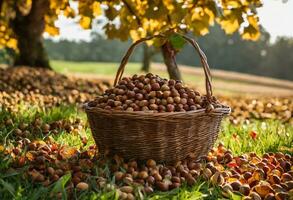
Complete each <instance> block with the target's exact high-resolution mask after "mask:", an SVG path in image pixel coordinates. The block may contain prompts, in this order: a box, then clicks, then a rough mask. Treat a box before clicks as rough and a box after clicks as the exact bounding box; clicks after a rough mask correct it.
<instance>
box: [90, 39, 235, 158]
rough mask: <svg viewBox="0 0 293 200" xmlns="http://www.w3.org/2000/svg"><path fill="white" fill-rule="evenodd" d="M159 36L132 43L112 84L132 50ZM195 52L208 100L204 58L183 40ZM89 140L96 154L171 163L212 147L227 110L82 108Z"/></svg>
mask: <svg viewBox="0 0 293 200" xmlns="http://www.w3.org/2000/svg"><path fill="white" fill-rule="evenodd" d="M154 37H163V36H161V35H157V36H152V37H148V38H143V39H141V40H138V41H136V42H135V43H134V44H132V45H131V46H130V48H129V50H128V51H127V53H126V54H125V56H124V57H123V59H122V61H121V65H120V67H119V69H118V71H117V74H116V78H115V82H114V85H116V84H117V83H118V81H119V80H120V79H121V78H122V75H123V71H124V68H125V65H126V63H127V61H128V59H129V57H130V55H131V53H132V51H133V50H134V49H135V47H136V46H137V45H138V44H140V43H142V42H145V41H146V40H150V39H153V38H154ZM182 37H183V38H184V39H185V40H186V41H188V42H189V43H190V44H191V45H192V46H193V47H194V48H195V49H196V50H197V52H198V53H199V55H200V59H201V63H202V66H203V69H204V72H205V78H206V96H207V99H208V100H210V99H211V97H212V87H211V76H210V71H209V66H208V63H207V59H206V57H205V55H204V53H203V52H202V50H201V49H200V47H199V46H198V44H197V43H196V42H195V41H194V40H192V39H190V38H188V37H186V36H182ZM85 110H86V113H87V116H88V120H89V124H90V127H91V129H92V134H93V137H94V139H95V141H96V144H97V146H98V149H99V151H100V153H102V154H104V153H106V152H111V153H113V154H119V155H121V156H123V157H124V158H126V159H138V160H146V159H150V158H152V159H155V160H157V161H161V162H163V161H164V162H166V163H172V162H175V161H178V160H182V159H184V158H186V157H187V156H190V155H191V156H192V157H194V158H200V157H201V156H204V155H206V154H207V153H208V151H209V150H210V149H211V148H212V146H213V144H214V142H215V140H216V138H217V136H218V132H219V128H220V124H221V120H222V119H223V117H224V116H225V115H228V114H229V113H230V108H229V107H224V108H216V109H213V110H209V111H206V110H205V109H201V110H195V111H188V112H165V113H150V112H142V111H137V112H126V111H112V110H104V109H100V108H96V107H94V108H93V107H89V106H87V105H85Z"/></svg>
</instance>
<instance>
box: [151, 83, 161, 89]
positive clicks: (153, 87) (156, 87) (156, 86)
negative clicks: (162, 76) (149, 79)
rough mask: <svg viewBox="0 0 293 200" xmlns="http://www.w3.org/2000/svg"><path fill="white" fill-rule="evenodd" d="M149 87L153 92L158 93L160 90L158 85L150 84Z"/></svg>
mask: <svg viewBox="0 0 293 200" xmlns="http://www.w3.org/2000/svg"><path fill="white" fill-rule="evenodd" d="M151 87H152V90H154V91H158V90H160V88H161V87H160V84H159V83H152V84H151Z"/></svg>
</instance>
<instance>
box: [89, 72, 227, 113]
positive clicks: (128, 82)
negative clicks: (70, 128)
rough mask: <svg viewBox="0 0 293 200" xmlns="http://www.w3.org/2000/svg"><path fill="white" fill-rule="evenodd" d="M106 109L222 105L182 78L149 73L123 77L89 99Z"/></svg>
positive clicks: (162, 109) (158, 109) (168, 109)
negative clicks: (191, 86) (189, 85)
mask: <svg viewBox="0 0 293 200" xmlns="http://www.w3.org/2000/svg"><path fill="white" fill-rule="evenodd" d="M88 106H90V107H98V108H102V109H105V110H120V111H144V112H186V111H193V110H199V109H209V110H212V109H214V108H218V107H222V105H221V104H220V103H219V102H218V100H217V99H216V98H215V97H212V100H211V102H208V99H207V97H206V96H204V95H200V93H199V92H198V91H195V90H193V89H190V88H188V87H185V86H184V85H183V82H182V81H179V80H173V79H170V80H168V79H165V78H161V77H159V76H158V75H153V74H152V73H148V74H146V75H136V74H135V75H133V76H132V77H124V78H122V79H121V80H120V81H119V82H118V84H117V85H116V86H115V87H113V88H110V89H107V90H106V91H105V93H104V94H103V95H101V96H99V97H97V98H96V99H95V100H94V101H91V102H89V103H88Z"/></svg>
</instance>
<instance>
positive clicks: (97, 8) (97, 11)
mask: <svg viewBox="0 0 293 200" xmlns="http://www.w3.org/2000/svg"><path fill="white" fill-rule="evenodd" d="M93 14H94V16H95V17H96V16H99V15H101V14H102V8H101V4H100V3H99V2H97V1H95V2H94V3H93Z"/></svg>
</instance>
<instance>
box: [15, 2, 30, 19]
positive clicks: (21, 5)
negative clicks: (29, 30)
mask: <svg viewBox="0 0 293 200" xmlns="http://www.w3.org/2000/svg"><path fill="white" fill-rule="evenodd" d="M17 7H18V9H19V11H20V12H21V14H22V15H24V16H25V15H28V14H29V12H30V10H31V7H32V0H22V1H18V2H17Z"/></svg>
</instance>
